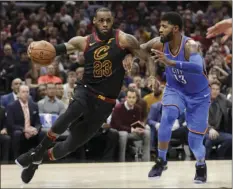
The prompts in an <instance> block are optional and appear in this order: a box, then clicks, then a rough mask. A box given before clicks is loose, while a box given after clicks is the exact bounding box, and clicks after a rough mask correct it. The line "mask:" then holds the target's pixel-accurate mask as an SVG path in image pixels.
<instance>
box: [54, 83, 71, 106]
mask: <svg viewBox="0 0 233 189" xmlns="http://www.w3.org/2000/svg"><path fill="white" fill-rule="evenodd" d="M56 97H57V98H58V99H59V100H61V101H62V102H63V103H64V105H65V109H66V108H67V107H68V105H69V101H70V100H69V98H68V97H65V96H64V88H63V84H62V83H57V84H56Z"/></svg>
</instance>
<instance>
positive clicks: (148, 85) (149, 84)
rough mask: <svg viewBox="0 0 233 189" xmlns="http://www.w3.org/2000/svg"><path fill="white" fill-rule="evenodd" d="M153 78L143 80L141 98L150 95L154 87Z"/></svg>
mask: <svg viewBox="0 0 233 189" xmlns="http://www.w3.org/2000/svg"><path fill="white" fill-rule="evenodd" d="M154 82H155V78H154V77H149V78H147V79H145V82H144V87H143V88H142V89H141V97H142V98H144V97H145V96H146V95H148V94H150V93H152V92H153V91H152V88H153V86H154Z"/></svg>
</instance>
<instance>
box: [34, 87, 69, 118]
mask: <svg viewBox="0 0 233 189" xmlns="http://www.w3.org/2000/svg"><path fill="white" fill-rule="evenodd" d="M38 106H39V112H40V113H48V114H57V115H61V114H63V113H64V112H65V104H64V103H63V102H62V101H61V100H59V99H58V98H57V97H56V86H55V84H54V83H48V84H47V96H45V98H44V99H42V100H40V101H39V102H38Z"/></svg>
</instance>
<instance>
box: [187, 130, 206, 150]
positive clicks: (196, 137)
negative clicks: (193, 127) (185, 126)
mask: <svg viewBox="0 0 233 189" xmlns="http://www.w3.org/2000/svg"><path fill="white" fill-rule="evenodd" d="M203 140H204V135H202V134H196V133H192V132H189V134H188V142H189V147H190V148H191V150H192V151H195V150H198V149H199V148H200V147H201V146H203Z"/></svg>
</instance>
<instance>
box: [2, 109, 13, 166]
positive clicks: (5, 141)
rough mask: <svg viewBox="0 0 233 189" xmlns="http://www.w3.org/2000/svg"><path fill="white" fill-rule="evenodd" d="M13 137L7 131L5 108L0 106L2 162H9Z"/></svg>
mask: <svg viewBox="0 0 233 189" xmlns="http://www.w3.org/2000/svg"><path fill="white" fill-rule="evenodd" d="M10 144H11V137H10V136H9V135H8V133H7V128H6V115H5V108H4V107H2V106H0V145H1V148H0V157H1V160H2V163H8V161H9V152H10Z"/></svg>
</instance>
